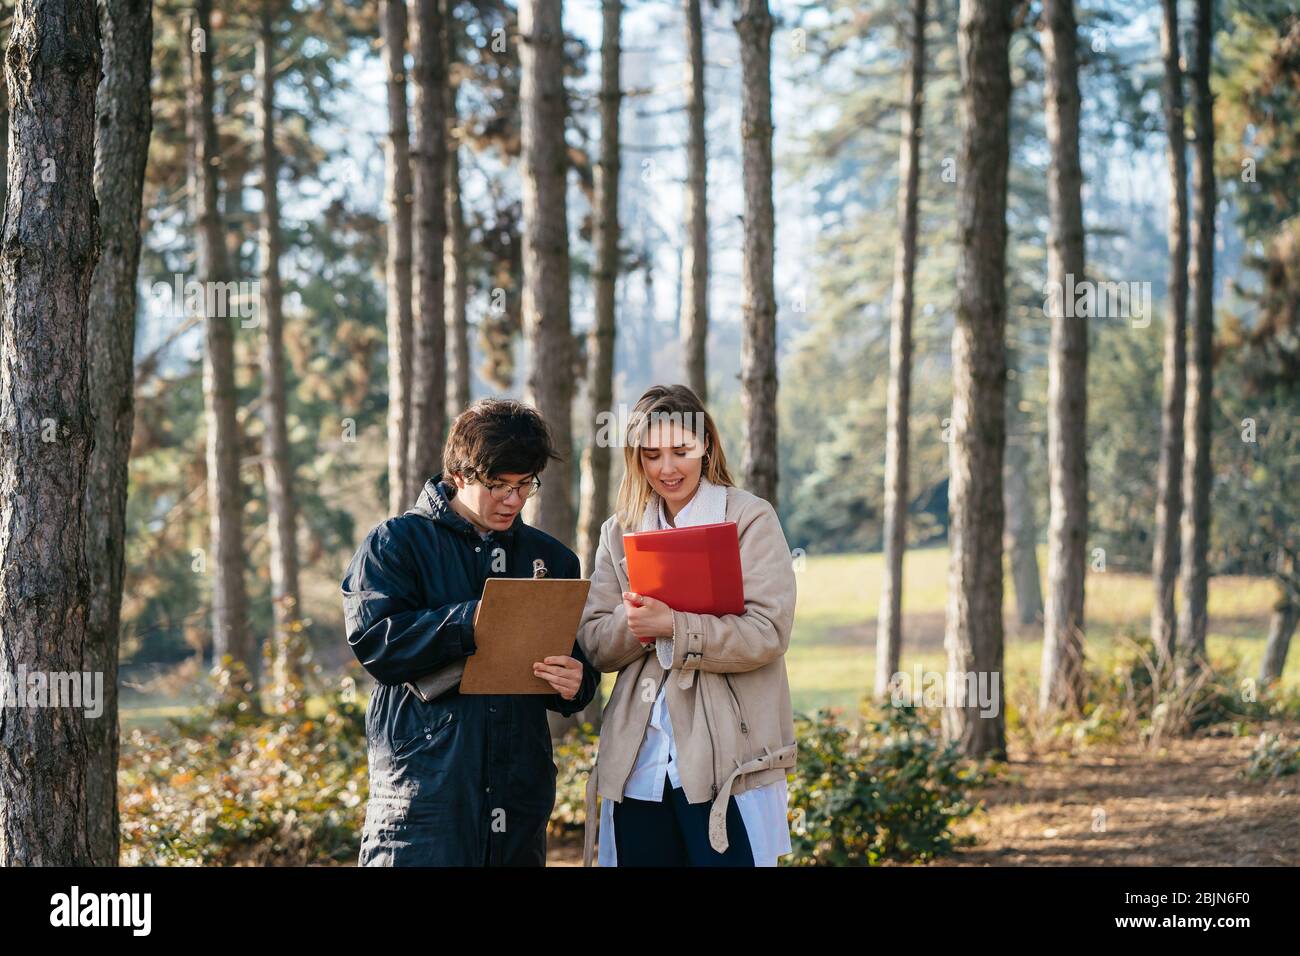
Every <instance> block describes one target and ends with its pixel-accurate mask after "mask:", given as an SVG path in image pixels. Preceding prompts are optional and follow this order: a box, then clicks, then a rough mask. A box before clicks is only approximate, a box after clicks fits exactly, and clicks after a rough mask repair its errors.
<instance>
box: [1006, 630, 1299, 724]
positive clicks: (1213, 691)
mask: <svg viewBox="0 0 1300 956" xmlns="http://www.w3.org/2000/svg"><path fill="white" fill-rule="evenodd" d="M1120 641H1121V642H1122V645H1123V646H1122V647H1121V648H1119V649H1118V650H1117V651H1116V652H1115V655H1114V657H1113V659H1112V662H1111V665H1110V666H1109V667H1106V668H1099V669H1090V670H1089V672H1088V677H1089V679H1088V693H1087V699H1086V701H1085V703H1084V707H1083V713H1082V715H1081V716H1080V717H1078V718H1076V719H1068V718H1064V719H1058V720H1055V721H1054V722H1053V723H1051V724H1050V725H1047V726H1040V725H1037V724H1036V723H1035V722H1034V721H1033V719H1032V718H1031V719H1029V720H1024V719H1023V715H1022V719H1021V721H1020V722H1021V723H1023V724H1025V725H1026V726H1027V729H1030V730H1031V736H1035V737H1036V738H1037V739H1038V740H1039V741H1040V742H1044V741H1046V742H1051V741H1057V742H1068V743H1070V744H1072V745H1074V746H1086V745H1095V744H1117V743H1123V742H1125V741H1141V742H1144V743H1145V744H1147V745H1148V746H1150V747H1156V746H1159V745H1160V744H1161V743H1162V742H1163V741H1165V740H1166V739H1168V738H1169V737H1173V736H1190V735H1192V734H1195V733H1197V732H1198V731H1202V730H1206V729H1208V728H1218V727H1220V726H1223V725H1227V728H1226V729H1227V732H1229V733H1233V734H1239V733H1240V731H1239V728H1240V727H1241V726H1243V725H1244V724H1246V723H1249V722H1252V721H1267V720H1285V719H1292V718H1294V716H1295V715H1296V714H1297V713H1300V695H1298V694H1297V693H1296V692H1295V691H1292V690H1287V689H1285V688H1283V687H1281V686H1277V685H1275V686H1272V687H1263V688H1257V687H1256V686H1255V682H1254V681H1252V680H1247V679H1243V678H1242V677H1241V676H1240V674H1241V661H1240V658H1239V657H1238V656H1237V655H1236V654H1234V653H1232V652H1228V653H1225V654H1222V655H1216V657H1214V658H1213V659H1212V660H1210V661H1209V662H1208V663H1207V665H1206V666H1205V667H1204V668H1203V669H1202V670H1200V671H1199V672H1196V673H1194V675H1193V677H1192V678H1191V679H1190V680H1188V681H1186V682H1183V683H1179V682H1178V681H1176V680H1174V679H1173V676H1172V675H1171V674H1169V673H1167V672H1165V671H1162V669H1161V667H1160V664H1159V662H1158V657H1157V655H1156V652H1155V646H1154V644H1153V643H1152V642H1151V639H1150V637H1149V636H1147V635H1137V634H1136V633H1135V632H1132V631H1130V632H1129V633H1127V634H1121V635H1120ZM1012 710H1013V708H1011V707H1009V708H1008V714H1009V717H1008V725H1009V726H1010V725H1011V723H1012V721H1011V719H1010V713H1011V711H1012ZM1030 725H1032V726H1030Z"/></svg>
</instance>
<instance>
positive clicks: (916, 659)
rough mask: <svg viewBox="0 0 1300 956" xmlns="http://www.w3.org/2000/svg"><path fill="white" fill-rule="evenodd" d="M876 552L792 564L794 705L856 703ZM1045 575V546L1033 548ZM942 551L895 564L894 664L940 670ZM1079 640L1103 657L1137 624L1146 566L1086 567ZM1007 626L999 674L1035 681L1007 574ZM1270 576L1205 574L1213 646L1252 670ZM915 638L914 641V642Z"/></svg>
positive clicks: (862, 685) (867, 642)
mask: <svg viewBox="0 0 1300 956" xmlns="http://www.w3.org/2000/svg"><path fill="white" fill-rule="evenodd" d="M883 567H884V558H883V556H882V555H880V554H847V555H838V554H837V555H826V556H820V557H809V558H805V559H804V563H803V565H802V567H801V568H800V569H799V570H798V571H797V582H798V593H799V599H798V601H799V603H798V608H797V610H796V613H795V629H794V633H793V634H792V635H791V639H790V650H789V652H788V653H787V655H786V667H787V670H788V672H789V675H790V691H791V695H792V697H793V700H794V706H795V709H796V710H811V709H815V708H817V707H845V708H854V707H856V706H857V703H858V701H859V699H860V698H861V696H862V694H863V693H864V692H865V691H867V690H869V689H870V687H871V684H872V680H873V674H874V668H875V654H874V641H875V622H876V615H877V612H878V609H879V606H880V584H881V577H882V575H883ZM1039 568H1040V571H1041V573H1042V574H1043V576H1044V577H1045V576H1046V570H1047V556H1046V554H1045V553H1044V552H1040V554H1039ZM947 580H948V551H947V549H946V548H928V549H923V550H914V551H909V552H908V554H907V557H906V559H905V562H904V565H903V582H904V589H903V655H902V667H903V668H904V669H905V670H909V671H910V670H911V669H912V668H913V667H914V666H915V665H917V664H919V665H920V666H921V667H922V668H923V669H935V670H941V669H943V668H944V666H945V665H946V657H945V654H944V652H943V647H942V632H943V622H944V615H945V612H946V603H947ZM1087 589H1088V592H1087V604H1086V615H1087V635H1088V636H1087V650H1086V653H1087V654H1088V658H1089V660H1090V661H1098V660H1104V659H1106V658H1108V657H1109V656H1110V654H1111V653H1112V651H1113V649H1114V648H1115V647H1116V646H1117V644H1118V643H1119V642H1118V641H1117V639H1116V638H1117V635H1119V634H1121V633H1130V634H1144V633H1145V632H1146V630H1147V627H1148V621H1149V620H1150V615H1151V601H1152V588H1151V580H1150V577H1149V576H1147V575H1140V574H1124V573H1120V572H1116V571H1106V572H1092V573H1090V574H1089V576H1088V581H1087ZM1005 596H1006V601H1005V608H1006V611H1007V620H1008V633H1007V644H1006V654H1005V661H1004V665H1005V670H1006V680H1007V682H1008V684H1012V683H1014V682H1021V681H1024V682H1030V683H1032V684H1033V685H1034V687H1036V686H1037V682H1038V660H1039V656H1040V655H1041V653H1042V639H1041V632H1040V633H1039V635H1038V636H1037V637H1033V636H1030V635H1028V634H1027V635H1018V634H1016V633H1014V631H1012V630H1011V629H1010V621H1011V620H1012V617H1011V612H1012V610H1013V608H1014V605H1015V598H1014V592H1013V591H1012V586H1011V582H1010V579H1009V578H1008V579H1007V581H1006V583H1005ZM1274 599H1275V598H1274V591H1273V586H1272V584H1271V583H1270V582H1269V581H1268V580H1267V579H1265V578H1247V577H1220V578H1214V579H1212V580H1211V582H1210V633H1209V635H1208V637H1207V644H1208V647H1209V652H1210V654H1211V655H1212V656H1215V655H1222V654H1227V653H1231V654H1234V655H1236V656H1237V657H1239V658H1240V660H1241V665H1242V671H1243V673H1244V674H1245V675H1252V676H1253V675H1254V674H1255V672H1256V671H1257V669H1258V667H1259V663H1260V660H1261V658H1262V656H1263V651H1264V639H1265V636H1266V633H1267V629H1268V618H1269V613H1270V608H1271V606H1272V603H1273V601H1274ZM918 645H920V646H919V649H918ZM1298 657H1300V655H1296V654H1291V655H1290V657H1289V660H1288V663H1287V668H1286V671H1285V673H1284V674H1283V683H1284V684H1287V685H1289V686H1300V660H1298Z"/></svg>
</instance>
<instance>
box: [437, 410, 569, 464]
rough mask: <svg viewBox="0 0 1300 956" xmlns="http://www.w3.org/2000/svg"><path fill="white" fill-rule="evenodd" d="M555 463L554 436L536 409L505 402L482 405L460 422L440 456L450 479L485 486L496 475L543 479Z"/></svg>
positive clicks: (458, 418)
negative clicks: (539, 476)
mask: <svg viewBox="0 0 1300 956" xmlns="http://www.w3.org/2000/svg"><path fill="white" fill-rule="evenodd" d="M551 459H555V460H556V461H562V460H563V459H561V458H560V456H559V455H557V454H556V453H555V447H554V445H553V444H552V441H551V430H550V428H549V427H548V426H547V424H546V421H545V420H544V419H543V418H542V416H541V414H540V413H539V412H538V411H537V409H535V408H533V407H532V406H530V405H525V404H524V403H523V402H517V401H515V400H514V399H506V398H483V399H479V400H478V401H477V402H475V403H474V404H473V405H471V406H470V407H469V408H467V409H465V411H463V412H461V413H460V414H459V415H457V416H456V420H455V421H454V422H452V424H451V432H450V433H449V434H448V435H447V444H446V445H445V446H443V450H442V468H443V471H444V472H445V473H446V474H448V475H451V474H458V475H460V476H462V477H463V478H469V479H472V480H474V481H483V480H487V479H490V478H492V477H493V476H495V475H515V474H521V475H540V474H541V473H542V471H543V470H545V468H546V465H547V463H548V462H549V461H550V460H551Z"/></svg>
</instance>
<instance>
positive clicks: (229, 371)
mask: <svg viewBox="0 0 1300 956" xmlns="http://www.w3.org/2000/svg"><path fill="white" fill-rule="evenodd" d="M194 19H195V27H196V29H197V30H198V31H199V32H198V33H197V34H194V33H193V32H192V33H191V35H192V36H193V37H194V42H193V43H192V44H191V50H192V47H193V46H195V45H199V46H201V47H202V48H201V49H200V50H199V51H197V52H195V51H193V50H192V52H191V65H192V75H191V77H190V83H191V85H192V87H193V95H192V96H191V97H190V105H191V107H192V108H193V109H194V110H195V114H194V116H193V117H192V119H191V128H192V129H193V131H194V134H195V143H194V163H195V173H194V181H195V184H196V185H197V187H198V188H197V194H196V202H197V210H196V211H197V215H198V228H197V229H196V230H195V246H196V252H197V263H196V270H195V271H196V273H197V278H198V281H199V282H201V283H203V284H204V287H205V288H206V289H209V290H212V289H215V288H216V287H217V284H218V283H226V282H228V281H229V280H230V275H229V267H228V265H227V260H226V244H225V236H224V234H223V230H222V226H221V214H220V212H219V211H218V208H217V176H218V174H219V170H220V167H219V165H217V159H218V158H219V155H220V154H219V152H218V148H217V121H216V115H215V112H214V105H213V82H212V60H213V52H214V50H215V49H216V38H215V37H214V36H213V34H212V24H211V19H212V0H195V5H194ZM230 299H231V297H230V296H227V302H228V303H229V301H230ZM215 311H216V312H218V313H221V312H225V313H227V314H225V315H222V314H216V315H213V314H208V313H207V309H206V306H205V307H204V312H205V314H204V317H203V327H204V339H205V347H204V350H203V406H204V418H205V419H206V424H207V469H208V479H207V480H208V513H209V515H210V527H211V542H210V545H209V550H208V555H207V559H206V560H207V561H208V564H209V570H210V571H211V573H212V664H213V671H214V673H215V675H216V677H217V679H218V684H219V685H220V687H221V688H222V693H223V695H224V696H227V697H228V698H230V699H235V698H241V697H242V696H243V695H244V689H243V685H244V683H245V682H246V681H247V682H250V683H251V685H252V687H254V688H256V686H257V678H258V664H259V661H258V659H257V655H256V654H254V653H253V641H252V636H251V633H250V631H249V627H248V597H247V592H246V591H245V589H244V528H243V493H242V489H241V488H240V484H239V423H238V420H237V418H236V409H235V406H236V402H237V400H238V399H237V395H236V392H235V333H234V329H233V328H232V326H231V323H232V321H234V320H233V318H232V315H233V314H238V313H237V312H236V310H234V309H232V308H225V309H221V308H218V309H216V310H215ZM227 659H228V660H227ZM227 664H229V665H230V671H231V672H230V673H226V670H227ZM253 699H254V700H256V695H255V694H254V695H253Z"/></svg>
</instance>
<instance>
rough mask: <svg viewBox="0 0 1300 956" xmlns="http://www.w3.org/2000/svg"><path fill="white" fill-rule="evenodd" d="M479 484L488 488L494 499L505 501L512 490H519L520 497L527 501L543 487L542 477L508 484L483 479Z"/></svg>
mask: <svg viewBox="0 0 1300 956" xmlns="http://www.w3.org/2000/svg"><path fill="white" fill-rule="evenodd" d="M479 484H481V485H482V486H483V487H484V488H486V489H487V490H488V494H490V495H491V496H492V500H493V501H505V500H506V499H507V498H509V497H510V493H511V492H512V491H517V492H519V497H520V498H521V499H522V500H524V501H527V500H528V499H529V498H531V497H532V496H533V495H535V494H537V492H538V490H539V489H540V488H541V487H542V479H540V478H529V479H528V480H527V481H521V482H520V483H519V484H517V485H508V484H506V483H505V482H488V481H482V482H479Z"/></svg>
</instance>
